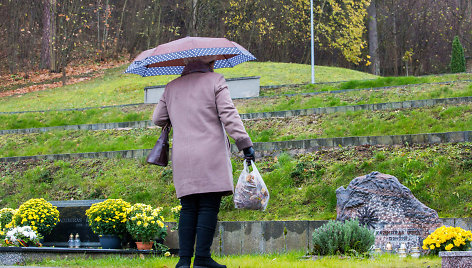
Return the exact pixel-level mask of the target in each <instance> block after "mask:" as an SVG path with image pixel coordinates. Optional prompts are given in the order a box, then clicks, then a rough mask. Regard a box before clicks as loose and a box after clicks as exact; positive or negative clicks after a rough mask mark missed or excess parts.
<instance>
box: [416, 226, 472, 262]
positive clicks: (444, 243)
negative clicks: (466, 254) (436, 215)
mask: <svg viewBox="0 0 472 268" xmlns="http://www.w3.org/2000/svg"><path fill="white" fill-rule="evenodd" d="M471 241H472V232H471V231H466V230H464V229H462V228H461V227H452V226H450V227H446V226H444V225H443V226H441V227H439V228H437V229H436V230H434V232H433V233H431V234H430V235H429V236H428V237H426V239H425V240H423V249H424V250H428V251H429V253H430V254H434V255H438V253H439V252H440V251H466V250H469V248H470V242H471Z"/></svg>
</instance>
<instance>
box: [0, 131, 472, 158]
mask: <svg viewBox="0 0 472 268" xmlns="http://www.w3.org/2000/svg"><path fill="white" fill-rule="evenodd" d="M470 141H472V131H457V132H445V133H427V134H411V135H391V136H364V137H343V138H323V139H311V140H296V141H278V142H256V143H254V149H255V150H256V154H257V156H258V157H260V156H265V155H273V154H274V153H275V154H280V153H281V152H285V153H289V154H301V153H306V152H312V151H315V150H318V149H321V148H325V147H340V146H341V147H347V146H360V145H402V144H428V143H452V142H470ZM150 151H151V149H139V150H124V151H111V152H94V153H76V154H53V155H35V156H15V157H3V158H0V162H17V161H21V160H28V159H34V160H68V159H76V158H116V157H122V158H142V157H146V156H147V155H148V154H149V152H150ZM231 152H232V153H233V154H235V155H239V156H241V155H240V153H239V151H238V148H237V147H236V145H234V144H231Z"/></svg>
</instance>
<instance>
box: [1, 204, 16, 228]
mask: <svg viewBox="0 0 472 268" xmlns="http://www.w3.org/2000/svg"><path fill="white" fill-rule="evenodd" d="M17 211H18V210H16V209H12V208H2V209H0V230H3V229H5V228H9V227H10V225H11V224H10V223H11V220H12V219H13V215H15V213H16V212H17ZM7 225H9V227H7Z"/></svg>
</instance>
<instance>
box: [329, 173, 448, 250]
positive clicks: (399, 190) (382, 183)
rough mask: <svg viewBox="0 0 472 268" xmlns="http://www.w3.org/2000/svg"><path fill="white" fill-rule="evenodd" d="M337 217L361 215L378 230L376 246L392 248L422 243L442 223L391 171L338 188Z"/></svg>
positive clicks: (415, 245) (410, 246) (360, 217)
mask: <svg viewBox="0 0 472 268" xmlns="http://www.w3.org/2000/svg"><path fill="white" fill-rule="evenodd" d="M336 197H337V206H336V211H337V219H338V220H348V219H358V220H359V222H360V223H361V224H363V225H365V226H368V227H370V228H371V229H374V230H375V246H376V247H380V248H383V249H384V248H385V246H386V244H387V243H388V242H390V244H392V246H393V249H398V248H399V247H400V245H401V244H402V243H405V244H406V246H407V248H410V249H411V248H412V247H420V248H421V246H422V242H423V240H424V239H425V238H426V237H427V236H428V235H429V234H430V233H432V232H433V231H434V230H435V229H436V228H438V227H440V226H441V225H442V222H441V220H440V219H439V217H438V213H437V212H436V211H435V210H433V209H431V208H429V207H427V206H425V205H424V204H423V203H421V202H420V201H419V200H418V199H416V198H415V197H414V196H413V194H412V193H411V191H410V189H408V188H407V187H405V186H404V185H402V184H401V183H400V182H399V181H398V179H397V178H395V177H394V176H391V175H387V174H382V173H379V172H372V173H370V174H368V175H365V176H361V177H357V178H355V179H354V180H352V181H351V183H349V186H348V187H347V188H346V189H344V187H339V188H338V189H337V190H336Z"/></svg>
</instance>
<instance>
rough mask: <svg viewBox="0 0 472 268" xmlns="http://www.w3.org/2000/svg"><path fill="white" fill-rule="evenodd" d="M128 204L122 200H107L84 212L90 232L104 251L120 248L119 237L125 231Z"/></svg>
mask: <svg viewBox="0 0 472 268" xmlns="http://www.w3.org/2000/svg"><path fill="white" fill-rule="evenodd" d="M130 207H131V205H130V203H128V202H126V201H123V200H122V199H107V200H105V201H103V202H100V203H95V204H93V205H92V206H91V207H90V208H89V209H88V210H87V211H86V212H85V215H87V217H88V220H89V225H90V227H91V228H92V231H93V232H94V233H96V234H98V235H99V238H100V244H101V246H102V248H105V249H116V248H121V240H120V236H122V235H123V234H124V232H125V231H126V220H127V217H126V216H127V210H128V208H130Z"/></svg>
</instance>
